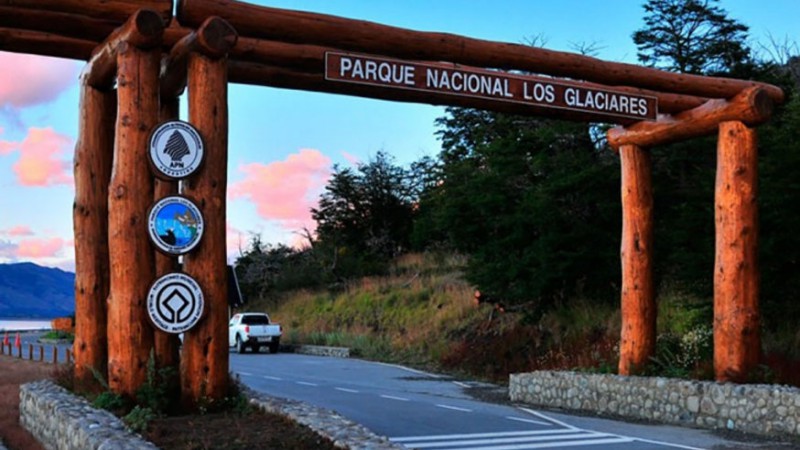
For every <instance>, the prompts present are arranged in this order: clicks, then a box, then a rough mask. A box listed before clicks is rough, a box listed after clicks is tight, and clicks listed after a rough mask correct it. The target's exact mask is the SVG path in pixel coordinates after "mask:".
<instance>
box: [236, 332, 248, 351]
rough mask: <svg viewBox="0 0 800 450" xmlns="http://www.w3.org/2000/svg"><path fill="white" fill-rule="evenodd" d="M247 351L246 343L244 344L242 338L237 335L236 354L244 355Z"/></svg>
mask: <svg viewBox="0 0 800 450" xmlns="http://www.w3.org/2000/svg"><path fill="white" fill-rule="evenodd" d="M246 349H247V347H245V345H244V342H242V338H240V337H239V336H238V335H237V336H236V353H244V351H245V350H246Z"/></svg>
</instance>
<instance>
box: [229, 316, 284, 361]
mask: <svg viewBox="0 0 800 450" xmlns="http://www.w3.org/2000/svg"><path fill="white" fill-rule="evenodd" d="M281 334H283V330H282V329H281V326H280V325H278V324H277V323H271V322H270V320H269V316H268V315H267V314H265V313H240V314H236V315H234V316H233V317H231V321H230V322H229V323H228V346H230V347H236V351H237V352H238V353H244V352H245V350H246V349H247V347H250V348H252V349H253V351H255V352H258V350H259V348H261V347H269V351H270V353H277V352H278V348H279V347H280V345H281Z"/></svg>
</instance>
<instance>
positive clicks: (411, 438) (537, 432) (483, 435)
mask: <svg viewBox="0 0 800 450" xmlns="http://www.w3.org/2000/svg"><path fill="white" fill-rule="evenodd" d="M574 432H575V430H564V429H559V430H534V431H500V432H496V433H472V434H434V435H430V436H403V437H393V438H389V440H391V441H394V442H410V441H436V440H445V439H469V438H487V437H502V436H539V435H543V434H566V433H574Z"/></svg>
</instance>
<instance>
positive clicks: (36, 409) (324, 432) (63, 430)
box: [0, 380, 404, 450]
mask: <svg viewBox="0 0 800 450" xmlns="http://www.w3.org/2000/svg"><path fill="white" fill-rule="evenodd" d="M241 389H242V392H243V393H244V394H245V395H247V396H248V398H249V399H250V403H252V404H254V405H256V406H257V407H258V408H260V409H261V410H263V411H266V412H270V413H274V414H279V415H282V416H284V417H287V418H289V419H291V420H293V421H295V422H297V423H300V424H302V425H305V426H307V427H309V428H311V429H312V430H313V431H314V432H316V433H317V434H319V435H320V436H323V437H326V438H328V439H330V440H331V441H333V442H334V445H335V446H336V447H339V448H343V449H351V450H399V449H402V448H404V447H402V446H399V445H397V444H393V443H392V442H390V441H389V440H388V439H387V438H385V437H383V436H378V435H376V434H375V433H373V432H371V431H370V430H368V429H367V428H366V427H364V426H363V425H359V424H357V423H355V422H353V421H352V420H349V419H346V418H345V417H343V416H341V415H339V414H337V413H335V412H333V411H330V410H327V409H324V408H319V407H316V406H312V405H309V404H307V403H303V402H299V401H294V400H285V399H279V398H275V397H270V396H268V395H266V394H262V393H258V392H255V391H253V390H251V389H249V388H247V387H245V386H241ZM19 397H20V408H19V409H20V411H19V420H20V423H21V424H22V426H23V427H25V429H27V430H28V431H29V432H30V433H31V434H32V435H33V436H34V437H35V438H36V439H37V440H38V441H39V442H40V443H41V444H42V446H43V447H44V448H46V449H47V450H157V447H156V446H154V445H153V444H152V443H150V442H147V441H145V440H143V439H142V438H141V436H139V435H136V434H133V433H131V432H130V431H128V430H127V428H125V425H124V424H123V422H122V421H121V420H119V419H118V418H117V417H116V416H114V415H112V414H111V413H109V412H108V411H103V410H99V409H96V408H93V407H92V406H91V405H90V404H89V403H88V402H87V401H86V400H84V399H83V398H81V397H77V396H75V395H73V394H71V393H70V392H69V391H67V390H66V389H64V388H62V387H60V386H57V385H55V384H54V383H53V382H51V381H48V380H44V381H36V382H33V383H28V384H24V385H22V386H21V387H20V394H19ZM0 450H4V448H3V446H2V443H0Z"/></svg>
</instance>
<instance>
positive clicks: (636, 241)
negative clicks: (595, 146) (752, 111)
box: [619, 145, 657, 375]
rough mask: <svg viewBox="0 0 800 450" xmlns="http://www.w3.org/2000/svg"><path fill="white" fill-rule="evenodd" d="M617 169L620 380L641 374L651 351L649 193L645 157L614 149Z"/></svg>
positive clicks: (635, 149)
mask: <svg viewBox="0 0 800 450" xmlns="http://www.w3.org/2000/svg"><path fill="white" fill-rule="evenodd" d="M619 155H620V162H621V167H622V245H621V251H620V256H621V259H622V335H621V337H620V344H619V347H620V348H619V353H620V355H619V374H620V375H632V374H635V373H636V372H637V371H640V370H641V369H643V368H644V366H645V365H646V364H647V363H648V362H649V358H650V357H651V356H653V354H654V352H655V346H656V313H657V310H656V302H655V289H654V286H653V254H652V253H653V187H652V174H651V163H650V153H649V151H648V150H644V149H642V148H641V147H638V146H635V145H623V146H621V147H620V148H619Z"/></svg>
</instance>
